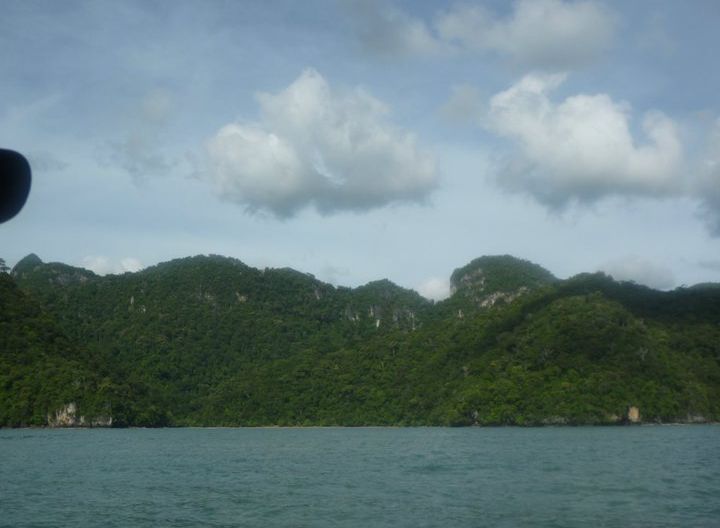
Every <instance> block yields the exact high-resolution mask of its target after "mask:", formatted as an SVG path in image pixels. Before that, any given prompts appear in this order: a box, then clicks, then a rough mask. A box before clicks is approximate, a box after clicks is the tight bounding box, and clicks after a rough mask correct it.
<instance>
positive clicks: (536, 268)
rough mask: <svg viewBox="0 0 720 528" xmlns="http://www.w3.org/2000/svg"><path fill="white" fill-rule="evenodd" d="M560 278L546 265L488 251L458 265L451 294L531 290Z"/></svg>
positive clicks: (452, 281) (451, 280) (452, 277)
mask: <svg viewBox="0 0 720 528" xmlns="http://www.w3.org/2000/svg"><path fill="white" fill-rule="evenodd" d="M556 280H557V279H556V278H555V276H554V275H553V274H552V273H550V272H549V271H548V270H546V269H545V268H543V267H542V266H540V265H538V264H535V263H533V262H530V261H528V260H523V259H519V258H516V257H513V256H511V255H486V256H483V257H479V258H476V259H475V260H473V261H471V262H470V263H469V264H466V265H465V266H463V267H461V268H457V269H456V270H455V271H453V273H452V275H451V276H450V291H451V294H453V295H454V294H455V293H458V292H465V293H469V294H472V295H474V296H477V295H490V294H494V293H498V292H502V293H510V292H517V291H520V290H523V289H524V290H530V289H534V288H538V287H540V286H544V285H546V284H550V283H553V282H555V281H556Z"/></svg>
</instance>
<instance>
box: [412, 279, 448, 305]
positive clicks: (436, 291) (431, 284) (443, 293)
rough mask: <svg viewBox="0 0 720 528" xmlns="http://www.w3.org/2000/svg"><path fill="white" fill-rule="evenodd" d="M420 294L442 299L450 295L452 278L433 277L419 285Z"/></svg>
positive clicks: (438, 299)
mask: <svg viewBox="0 0 720 528" xmlns="http://www.w3.org/2000/svg"><path fill="white" fill-rule="evenodd" d="M417 291H418V293H419V294H420V295H422V296H423V297H425V298H426V299H432V300H433V301H442V300H443V299H447V298H448V297H450V280H449V279H447V278H439V277H431V278H429V279H427V280H426V281H424V282H423V283H422V284H420V285H419V286H418V287H417Z"/></svg>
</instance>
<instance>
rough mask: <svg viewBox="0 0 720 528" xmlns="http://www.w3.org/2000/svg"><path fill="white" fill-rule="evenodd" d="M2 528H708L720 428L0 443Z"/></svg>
mask: <svg viewBox="0 0 720 528" xmlns="http://www.w3.org/2000/svg"><path fill="white" fill-rule="evenodd" d="M0 526H2V527H13V528H19V527H73V528H77V527H79V528H82V527H90V526H93V527H94V526H97V527H113V526H118V527H151V526H152V527H156V526H187V527H196V526H197V527H200V526H216V527H230V526H257V527H275V526H283V527H304V526H308V527H343V526H353V527H354V526H358V527H368V528H374V527H401V526H407V527H420V526H438V527H454V526H493V527H505V526H507V527H511V526H512V527H515V526H548V527H549V526H553V527H555V526H557V527H562V526H578V527H580V526H582V527H586V526H592V527H600V526H611V527H636V526H647V527H663V526H673V527H675V526H682V527H691V526H713V527H717V526H720V426H717V425H694V426H645V427H545V428H514V427H507V428H464V429H449V428H448V429H446V428H317V429H315V428H307V429H293V428H288V429H285V428H268V429H94V430H87V429H85V430H82V429H78V430H42V429H24V430H6V429H3V430H0Z"/></svg>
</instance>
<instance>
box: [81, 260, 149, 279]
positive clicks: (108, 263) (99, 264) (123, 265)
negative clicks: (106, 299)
mask: <svg viewBox="0 0 720 528" xmlns="http://www.w3.org/2000/svg"><path fill="white" fill-rule="evenodd" d="M82 267H83V268H85V269H89V270H90V271H92V272H93V273H97V274H98V275H108V274H116V273H127V272H132V273H134V272H136V271H140V270H141V269H143V267H144V266H143V265H142V263H141V262H140V261H139V260H138V259H136V258H135V257H125V258H122V259H120V260H119V261H114V260H111V259H109V258H108V257H104V256H102V255H88V256H87V257H84V258H83V259H82Z"/></svg>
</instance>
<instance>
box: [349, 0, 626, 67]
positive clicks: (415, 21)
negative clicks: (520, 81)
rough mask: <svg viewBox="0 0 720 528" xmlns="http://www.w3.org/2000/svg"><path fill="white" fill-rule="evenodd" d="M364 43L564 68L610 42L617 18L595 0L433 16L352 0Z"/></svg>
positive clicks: (542, 0)
mask: <svg viewBox="0 0 720 528" xmlns="http://www.w3.org/2000/svg"><path fill="white" fill-rule="evenodd" d="M352 5H353V6H354V9H355V13H356V15H358V17H357V19H358V22H359V26H360V37H361V40H362V42H363V43H364V44H365V46H366V47H367V48H369V49H371V50H373V51H376V52H381V53H403V54H416V55H438V54H447V53H449V52H470V53H486V52H493V53H498V54H501V55H503V56H507V57H510V58H511V59H512V60H513V61H515V62H516V63H518V64H520V65H522V66H530V67H532V68H535V69H538V68H541V69H554V70H566V69H569V68H573V67H577V66H582V65H585V64H587V63H590V62H592V61H594V60H596V59H598V58H599V57H600V56H601V55H602V54H603V53H604V52H605V51H606V50H607V48H609V47H610V46H611V44H612V41H613V37H614V33H615V29H616V25H617V24H616V18H615V16H614V15H613V14H612V12H610V10H608V9H607V8H605V7H604V6H603V5H602V4H600V3H598V2H596V1H593V0H583V1H575V2H569V1H565V0H517V1H516V2H514V3H513V7H512V11H511V12H510V13H509V14H508V15H507V16H503V15H499V14H497V13H495V12H493V11H491V10H489V9H487V8H486V7H484V6H483V5H480V4H478V3H464V4H458V5H455V6H453V7H452V8H450V9H449V10H446V11H444V12H441V13H439V14H438V15H437V16H436V17H435V19H434V20H432V21H431V22H426V21H425V20H423V19H421V18H418V17H413V16H411V15H409V14H407V13H404V12H402V11H400V10H399V9H397V8H395V7H392V6H388V5H381V4H379V3H377V2H353V3H352Z"/></svg>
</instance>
